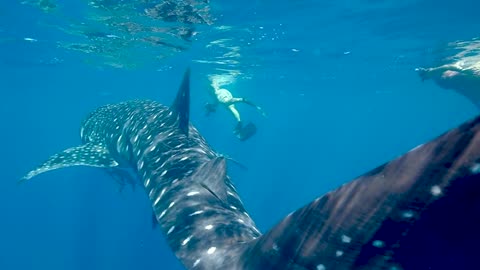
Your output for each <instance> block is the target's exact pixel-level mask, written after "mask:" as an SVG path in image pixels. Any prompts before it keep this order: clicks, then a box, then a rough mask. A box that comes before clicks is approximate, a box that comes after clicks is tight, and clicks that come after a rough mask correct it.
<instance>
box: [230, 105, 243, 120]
mask: <svg viewBox="0 0 480 270" xmlns="http://www.w3.org/2000/svg"><path fill="white" fill-rule="evenodd" d="M228 109H229V110H230V112H231V113H232V114H233V117H235V120H237V122H241V119H240V113H239V112H238V110H237V108H235V105H233V104H231V105H228Z"/></svg>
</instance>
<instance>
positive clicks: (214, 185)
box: [192, 157, 227, 203]
mask: <svg viewBox="0 0 480 270" xmlns="http://www.w3.org/2000/svg"><path fill="white" fill-rule="evenodd" d="M192 177H193V178H194V181H195V182H197V183H199V184H200V185H201V186H202V187H203V188H205V189H206V190H208V191H209V192H210V193H212V194H213V195H214V196H215V197H217V198H218V199H219V200H220V201H222V202H225V203H227V190H226V189H225V179H226V177H227V162H226V161H225V158H223V157H216V158H214V159H212V160H210V161H209V162H207V163H205V164H204V165H203V166H201V167H200V168H198V170H197V171H195V173H194V174H193V175H192Z"/></svg>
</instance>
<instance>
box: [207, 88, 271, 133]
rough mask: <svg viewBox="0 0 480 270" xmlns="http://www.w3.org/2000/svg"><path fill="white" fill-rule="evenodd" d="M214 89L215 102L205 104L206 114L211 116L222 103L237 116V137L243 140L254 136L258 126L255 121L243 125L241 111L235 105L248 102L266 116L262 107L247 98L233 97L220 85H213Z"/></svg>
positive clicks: (235, 131)
mask: <svg viewBox="0 0 480 270" xmlns="http://www.w3.org/2000/svg"><path fill="white" fill-rule="evenodd" d="M213 89H214V91H213V94H214V98H215V100H214V102H213V103H207V104H205V111H206V115H207V116H209V115H210V114H211V113H213V112H216V110H217V106H218V105H219V104H221V105H223V106H225V107H226V108H227V109H228V110H229V111H230V112H231V113H232V115H233V116H234V117H235V120H236V121H237V124H236V126H235V129H234V131H233V133H234V134H235V135H236V136H237V138H238V139H239V140H241V141H244V140H247V139H249V138H250V137H251V136H253V135H254V134H255V133H256V126H255V125H254V124H253V123H248V124H247V125H243V122H242V119H241V116H240V112H239V111H238V110H237V108H236V107H235V104H238V103H245V104H248V105H250V106H252V107H255V108H256V109H257V110H258V111H259V112H260V113H261V114H262V115H263V116H265V113H264V112H263V110H262V108H261V107H260V106H258V105H255V104H254V103H253V102H251V101H249V100H247V99H246V98H242V97H233V95H232V93H231V92H230V91H229V90H227V89H225V88H219V87H218V86H216V85H213Z"/></svg>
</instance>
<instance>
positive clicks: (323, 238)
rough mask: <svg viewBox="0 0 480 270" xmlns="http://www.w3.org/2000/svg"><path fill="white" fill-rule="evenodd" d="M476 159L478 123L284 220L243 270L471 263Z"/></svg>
mask: <svg viewBox="0 0 480 270" xmlns="http://www.w3.org/2000/svg"><path fill="white" fill-rule="evenodd" d="M479 160H480V117H479V118H477V119H475V120H473V121H471V122H468V123H466V124H464V125H462V126H460V127H458V128H456V129H453V130H451V131H450V132H447V133H445V134H444V135H442V136H440V137H438V138H437V139H435V140H433V141H431V142H429V143H427V144H424V145H422V146H419V147H417V148H414V149H412V150H411V151H409V152H408V153H406V154H404V155H403V156H401V157H399V158H397V159H395V160H393V161H391V162H389V163H386V164H384V165H383V166H380V167H378V168H376V169H374V170H372V171H370V172H369V173H366V174H364V175H363V176H361V177H359V178H357V179H355V180H354V181H352V182H349V183H348V184H345V185H343V186H341V187H340V188H338V189H336V190H334V191H332V192H330V193H328V194H326V195H324V196H323V197H320V198H318V199H316V200H314V201H313V202H311V203H309V204H307V205H306V206H304V207H303V208H300V209H299V210H297V211H295V212H293V213H292V214H290V215H288V216H287V217H286V218H284V219H283V220H282V221H281V222H280V223H279V224H278V225H276V226H275V227H274V228H273V229H271V230H270V231H269V232H268V233H266V234H265V235H263V236H261V237H260V238H258V239H256V240H255V241H254V242H252V243H251V244H250V245H249V247H248V248H247V249H246V250H245V251H244V253H243V254H242V256H244V257H243V258H242V259H241V260H240V261H241V262H242V263H243V264H244V265H243V267H244V268H242V269H370V270H372V269H373V270H377V269H420V268H429V267H427V266H428V265H432V264H435V265H436V266H438V269H447V268H448V267H447V268H445V267H442V264H444V265H445V264H452V262H448V260H451V261H454V262H457V261H456V260H452V256H453V255H452V256H450V255H449V256H446V257H448V258H446V257H445V256H443V257H445V258H443V257H442V256H440V254H443V255H445V254H462V256H460V259H463V260H470V262H471V263H475V262H476V261H478V255H477V254H476V253H475V252H473V250H475V248H474V247H475V245H476V244H475V243H477V242H478V241H480V234H479V233H478V228H479V227H480V218H479V217H478V209H480V162H479ZM451 218H454V219H451ZM472 238H473V240H471V239H472ZM452 243H457V244H452ZM452 251H454V252H453V253H452ZM442 252H443V253H442ZM419 263H420V264H422V263H423V264H425V267H419V266H418V265H419ZM423 264H422V265H423ZM462 265H470V264H462ZM432 269H437V268H435V267H433V268H432Z"/></svg>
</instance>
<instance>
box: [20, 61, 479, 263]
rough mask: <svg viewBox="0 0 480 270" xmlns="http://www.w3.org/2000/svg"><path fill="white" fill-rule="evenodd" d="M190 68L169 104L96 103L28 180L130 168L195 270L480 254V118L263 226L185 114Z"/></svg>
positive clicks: (466, 259)
mask: <svg viewBox="0 0 480 270" xmlns="http://www.w3.org/2000/svg"><path fill="white" fill-rule="evenodd" d="M189 76H190V71H189V70H187V71H186V72H185V75H184V78H183V81H182V83H181V86H180V89H179V91H178V94H177V97H176V99H175V101H174V102H173V104H172V105H171V106H170V107H168V106H165V105H162V104H160V103H158V102H155V101H150V100H132V101H126V102H122V103H118V104H113V105H106V106H103V107H100V108H98V109H97V110H95V111H94V112H92V113H91V114H90V115H89V116H88V117H87V118H86V120H85V121H84V123H83V124H82V127H81V140H82V144H81V145H80V146H77V147H73V148H69V149H66V150H64V151H63V152H61V153H58V154H56V155H54V156H52V157H50V158H49V159H48V160H47V161H45V162H44V163H42V164H41V165H39V166H38V167H37V168H35V169H34V170H32V171H30V172H29V173H28V174H27V175H26V176H25V177H24V178H23V179H22V180H23V181H26V180H29V179H31V178H32V177H34V176H36V175H38V174H41V173H44V172H47V171H50V170H55V169H59V168H65V167H70V166H94V167H101V168H106V169H108V170H123V169H132V170H133V172H134V174H135V175H136V176H138V178H139V179H140V181H141V183H142V185H143V187H144V189H145V191H146V194H147V195H148V197H149V199H150V201H151V205H152V208H153V212H154V215H155V217H156V220H157V222H158V224H159V225H160V228H161V229H162V231H163V234H164V235H165V237H166V239H167V242H168V244H169V246H170V248H171V249H172V250H173V251H174V253H175V255H176V256H177V258H178V259H179V260H180V261H181V262H182V264H183V265H184V266H185V267H186V268H187V269H202V270H204V269H205V270H206V269H208V270H215V269H232V270H260V269H267V270H268V269H279V270H305V269H309V270H327V269H340V270H342V269H369V270H377V269H388V270H401V269H447V268H448V267H450V265H452V267H453V266H458V265H462V263H463V264H465V265H468V264H470V263H475V262H477V256H476V252H475V246H476V245H477V244H478V243H479V241H480V234H479V232H478V228H480V220H479V218H478V217H480V177H479V172H480V118H477V119H474V120H472V121H469V122H467V123H465V124H463V125H461V126H459V127H458V128H456V129H453V130H451V131H449V132H447V133H445V134H443V135H442V136H440V137H438V138H436V139H435V140H432V141H431V142H429V143H427V144H424V145H421V146H419V147H417V148H415V149H413V150H411V151H410V152H408V153H406V154H404V155H403V156H401V157H399V158H397V159H395V160H393V161H391V162H388V163H386V164H384V165H382V166H380V167H378V168H376V169H374V170H372V171H371V172H368V173H366V174H364V175H363V176H361V177H359V178H357V179H354V180H353V181H351V182H349V183H347V184H345V185H343V186H341V187H339V188H338V189H336V190H333V191H331V192H329V193H327V194H325V195H324V196H321V197H319V198H318V199H316V200H314V201H312V202H311V203H309V204H307V205H305V206H303V207H301V208H299V209H298V210H297V211H295V212H293V213H291V214H290V215H288V216H287V217H285V218H284V219H283V220H282V221H280V222H279V223H278V224H277V225H276V226H274V227H273V228H272V229H270V231H268V232H267V233H265V234H261V233H260V231H259V230H258V228H257V227H256V225H255V223H254V221H253V220H252V219H251V218H250V216H249V214H248V213H247V211H246V210H245V207H244V206H243V204H242V202H241V200H240V197H239V195H238V193H237V191H236V189H235V186H234V185H233V183H232V181H231V179H230V178H229V177H228V175H227V168H226V161H225V159H224V158H223V157H222V156H221V155H220V154H218V153H216V152H215V151H214V150H213V149H212V148H211V147H210V146H209V145H208V144H207V142H206V140H205V139H204V138H203V137H202V136H201V134H200V133H199V132H198V131H197V129H196V128H195V127H194V126H193V125H192V124H191V123H190V122H189V114H190V109H189V107H190V82H189ZM452 252H455V253H452ZM442 254H448V255H445V256H441V255H442ZM455 254H456V255H455ZM460 268H461V267H460ZM450 269H451V268H450ZM457 269H459V268H457ZM464 269H465V268H464Z"/></svg>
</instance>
